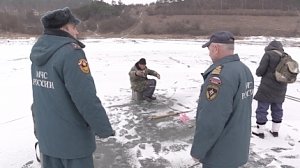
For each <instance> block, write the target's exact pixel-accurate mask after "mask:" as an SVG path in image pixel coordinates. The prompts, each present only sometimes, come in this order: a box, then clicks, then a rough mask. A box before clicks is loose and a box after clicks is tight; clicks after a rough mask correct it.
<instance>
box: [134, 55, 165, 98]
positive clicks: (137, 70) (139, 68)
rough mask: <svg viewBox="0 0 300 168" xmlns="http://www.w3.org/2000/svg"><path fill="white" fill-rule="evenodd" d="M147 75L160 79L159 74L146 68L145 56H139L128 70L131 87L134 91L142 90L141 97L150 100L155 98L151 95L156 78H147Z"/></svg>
mask: <svg viewBox="0 0 300 168" xmlns="http://www.w3.org/2000/svg"><path fill="white" fill-rule="evenodd" d="M148 75H152V76H155V77H157V78H158V79H160V75H159V74H158V73H157V72H156V71H154V70H151V69H148V68H147V66H146V59H145V58H141V59H140V60H139V61H138V62H136V63H135V65H134V66H133V67H132V68H131V70H130V72H129V76H130V83H131V89H132V90H133V91H136V92H142V95H143V99H145V100H147V101H151V100H155V99H156V97H154V96H153V93H154V90H155V87H156V80H155V79H148V78H147V76H148Z"/></svg>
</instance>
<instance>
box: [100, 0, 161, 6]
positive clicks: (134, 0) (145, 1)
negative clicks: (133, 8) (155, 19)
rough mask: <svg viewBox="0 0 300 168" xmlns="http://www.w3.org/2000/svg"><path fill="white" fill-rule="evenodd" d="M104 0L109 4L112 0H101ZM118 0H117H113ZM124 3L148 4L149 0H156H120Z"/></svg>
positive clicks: (152, 0) (150, 0)
mask: <svg viewBox="0 0 300 168" xmlns="http://www.w3.org/2000/svg"><path fill="white" fill-rule="evenodd" d="M103 1H104V2H107V3H109V4H111V1H112V0H103ZM115 1H116V2H118V1H119V0H115ZM121 1H122V2H123V3H124V4H127V5H128V4H149V3H151V2H156V0H121Z"/></svg>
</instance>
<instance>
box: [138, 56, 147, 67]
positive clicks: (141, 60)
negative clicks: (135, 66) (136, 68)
mask: <svg viewBox="0 0 300 168" xmlns="http://www.w3.org/2000/svg"><path fill="white" fill-rule="evenodd" d="M138 63H139V64H141V65H146V59H145V58H141V59H140V60H139V62H138Z"/></svg>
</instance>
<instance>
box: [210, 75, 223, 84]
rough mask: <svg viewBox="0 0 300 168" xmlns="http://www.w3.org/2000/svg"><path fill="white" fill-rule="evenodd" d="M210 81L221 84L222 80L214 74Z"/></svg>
mask: <svg viewBox="0 0 300 168" xmlns="http://www.w3.org/2000/svg"><path fill="white" fill-rule="evenodd" d="M209 82H210V83H212V84H215V85H221V84H222V81H221V79H220V78H219V77H218V76H213V77H211V78H210V79H209Z"/></svg>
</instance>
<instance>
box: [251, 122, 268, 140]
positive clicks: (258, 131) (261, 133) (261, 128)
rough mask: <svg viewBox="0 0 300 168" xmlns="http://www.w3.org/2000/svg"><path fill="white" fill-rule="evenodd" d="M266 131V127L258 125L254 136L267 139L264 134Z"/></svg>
mask: <svg viewBox="0 0 300 168" xmlns="http://www.w3.org/2000/svg"><path fill="white" fill-rule="evenodd" d="M264 130H265V125H259V124H258V125H257V126H256V130H255V131H252V134H253V135H255V136H258V137H259V138H261V139H264V138H265V134H264Z"/></svg>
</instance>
